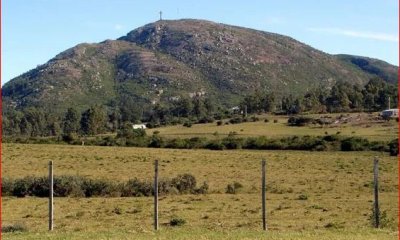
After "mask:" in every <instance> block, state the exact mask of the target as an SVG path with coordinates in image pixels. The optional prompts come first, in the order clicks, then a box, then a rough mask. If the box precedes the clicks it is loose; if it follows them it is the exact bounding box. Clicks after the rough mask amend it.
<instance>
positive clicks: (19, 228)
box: [1, 223, 28, 233]
mask: <svg viewBox="0 0 400 240" xmlns="http://www.w3.org/2000/svg"><path fill="white" fill-rule="evenodd" d="M26 231H28V229H27V228H26V226H25V225H23V224H21V223H16V224H14V225H5V226H2V227H1V232H2V233H10V232H11V233H13V232H26Z"/></svg>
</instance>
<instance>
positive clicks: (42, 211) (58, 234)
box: [2, 144, 398, 240]
mask: <svg viewBox="0 0 400 240" xmlns="http://www.w3.org/2000/svg"><path fill="white" fill-rule="evenodd" d="M2 154H3V158H2V161H3V163H2V164H3V165H2V166H3V169H2V171H3V172H2V174H3V177H8V178H13V177H14V178H16V177H18V178H20V177H24V176H28V175H35V176H45V175H46V174H47V164H48V161H49V160H53V161H54V171H55V174H56V175H62V174H71V175H82V176H86V177H90V178H95V179H100V178H101V179H109V180H113V181H125V180H127V179H130V178H134V177H137V178H139V179H142V180H151V179H152V177H153V161H154V159H160V177H162V178H164V177H174V176H176V175H177V174H181V173H191V174H193V175H194V176H195V177H196V179H197V181H198V182H199V183H201V182H202V181H207V182H208V183H209V185H210V194H207V195H168V196H161V199H160V223H161V231H160V232H159V233H154V232H153V230H152V198H151V197H150V198H149V197H140V198H56V199H55V232H54V233H47V232H46V229H47V204H48V203H47V199H45V198H31V197H29V198H14V197H5V198H3V201H2V216H3V226H5V225H13V224H21V225H23V226H26V228H27V230H28V232H27V233H13V234H9V233H7V234H4V235H3V237H4V238H5V239H46V238H48V239H49V238H51V239H262V238H264V237H265V236H264V234H265V233H263V232H260V231H259V229H260V227H261V204H260V166H261V159H263V158H264V159H267V218H268V225H269V229H270V231H271V232H268V234H269V235H268V236H269V237H268V239H333V240H336V239H397V235H396V233H395V230H396V226H397V209H398V206H397V189H398V185H397V184H398V180H397V179H398V176H397V172H398V165H397V158H396V157H390V156H388V155H387V153H382V154H380V153H376V152H304V151H250V150H234V151H210V150H174V149H147V148H121V147H88V146H66V145H28V144H27V145H25V144H4V145H3V152H2ZM375 155H378V157H379V159H380V181H381V182H380V192H381V193H380V200H381V210H382V211H386V212H387V220H388V221H387V224H386V226H385V228H384V229H383V230H379V231H375V230H373V229H371V228H370V221H369V217H370V216H371V206H372V199H373V195H372V185H371V182H372V163H373V158H374V156H375ZM233 182H239V183H241V184H242V185H243V188H242V189H240V190H239V191H238V193H237V194H225V189H226V186H227V184H231V183H233ZM172 218H182V219H185V220H186V222H187V223H186V224H185V225H184V226H181V227H177V228H172V227H170V226H169V224H168V223H169V221H170V220H171V219H172Z"/></svg>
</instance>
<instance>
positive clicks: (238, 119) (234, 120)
mask: <svg viewBox="0 0 400 240" xmlns="http://www.w3.org/2000/svg"><path fill="white" fill-rule="evenodd" d="M243 120H244V119H243V118H241V117H235V118H231V119H230V120H229V123H231V124H238V123H242V122H243Z"/></svg>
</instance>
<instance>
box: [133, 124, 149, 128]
mask: <svg viewBox="0 0 400 240" xmlns="http://www.w3.org/2000/svg"><path fill="white" fill-rule="evenodd" d="M132 128H133V129H146V124H133V125H132Z"/></svg>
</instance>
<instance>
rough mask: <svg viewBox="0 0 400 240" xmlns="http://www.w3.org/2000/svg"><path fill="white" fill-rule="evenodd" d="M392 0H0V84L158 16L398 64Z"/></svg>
mask: <svg viewBox="0 0 400 240" xmlns="http://www.w3.org/2000/svg"><path fill="white" fill-rule="evenodd" d="M398 10H399V7H398V1H397V0H301V1H299V0H279V1H278V0H247V1H239V0H237V1H235V0H201V1H192V0H148V1H137V0H2V13H1V18H2V19H1V20H2V23H1V24H2V26H1V27H2V28H1V33H2V35H1V38H2V39H1V40H2V49H1V57H2V66H1V67H2V68H1V69H2V71H1V82H2V85H3V84H4V83H5V82H7V81H9V80H10V79H12V78H14V77H17V76H19V75H20V74H22V73H24V72H26V71H28V70H30V69H32V68H35V67H36V66H37V65H40V64H43V63H46V62H47V61H48V60H50V59H51V58H53V57H54V56H55V55H57V54H58V53H60V52H62V51H64V50H66V49H68V48H71V47H73V46H75V45H77V44H79V43H83V42H87V43H95V42H101V41H104V40H106V39H116V38H118V37H121V36H123V35H126V33H128V32H129V31H131V30H133V29H135V28H138V27H140V26H143V25H145V24H147V23H150V22H154V21H157V20H158V19H159V12H160V11H162V12H163V19H182V18H193V19H205V20H210V21H214V22H219V23H225V24H230V25H236V26H243V27H248V28H254V29H258V30H263V31H267V32H274V33H279V34H283V35H287V36H290V37H292V38H295V39H297V40H299V41H301V42H303V43H306V44H307V45H310V46H312V47H314V48H317V49H319V50H322V51H324V52H326V53H330V54H339V53H346V54H353V55H360V56H367V57H372V58H378V59H382V60H384V61H386V62H389V63H391V64H394V65H397V66H398V64H399V57H398V54H399V49H398V48H399V47H398V45H399V34H398V29H399V26H398Z"/></svg>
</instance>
